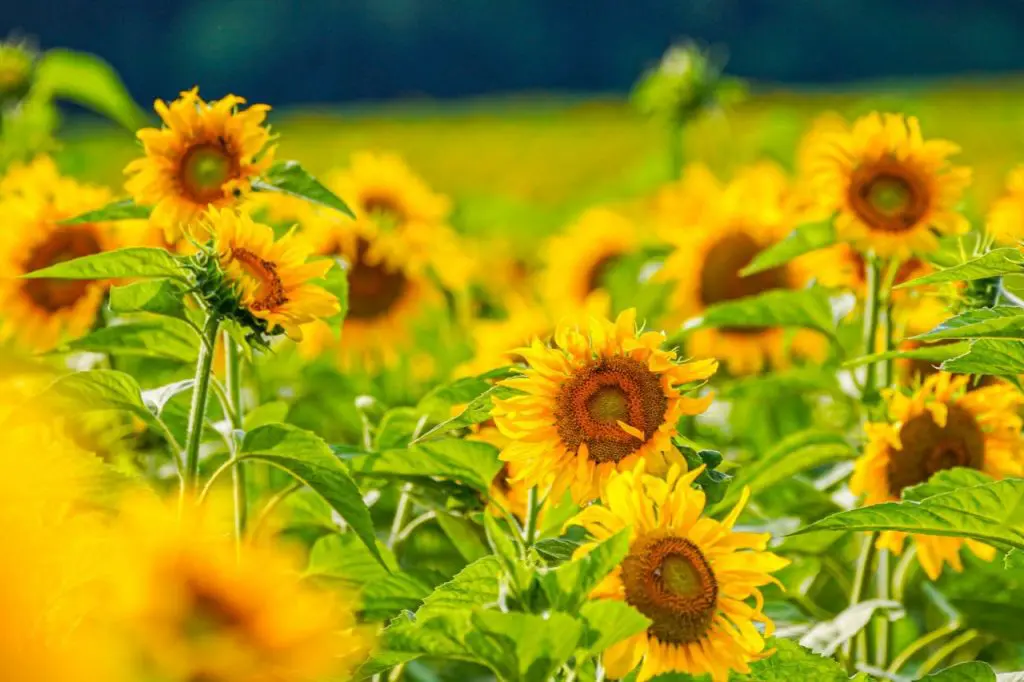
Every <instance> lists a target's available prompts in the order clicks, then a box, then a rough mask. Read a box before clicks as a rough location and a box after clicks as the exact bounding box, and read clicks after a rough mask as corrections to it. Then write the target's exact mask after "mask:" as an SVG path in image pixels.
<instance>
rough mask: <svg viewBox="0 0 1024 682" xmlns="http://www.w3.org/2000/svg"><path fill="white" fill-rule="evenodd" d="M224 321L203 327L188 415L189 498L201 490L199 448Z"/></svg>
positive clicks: (211, 320)
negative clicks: (214, 349) (220, 328)
mask: <svg viewBox="0 0 1024 682" xmlns="http://www.w3.org/2000/svg"><path fill="white" fill-rule="evenodd" d="M219 326H220V318H219V317H217V316H216V315H210V316H209V317H208V318H207V319H206V326H205V327H204V328H203V337H202V338H203V343H202V344H200V346H199V356H198V357H197V358H196V375H195V383H194V384H193V385H192V406H191V407H190V408H189V412H188V435H187V437H186V439H185V487H184V492H185V494H186V495H194V494H195V493H197V492H198V490H199V445H200V443H201V442H202V440H203V422H204V420H205V417H206V401H207V398H208V397H209V393H210V374H211V373H212V370H213V348H214V346H215V344H216V342H217V329H218V327H219Z"/></svg>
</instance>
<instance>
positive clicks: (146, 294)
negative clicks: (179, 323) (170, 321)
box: [107, 279, 185, 318]
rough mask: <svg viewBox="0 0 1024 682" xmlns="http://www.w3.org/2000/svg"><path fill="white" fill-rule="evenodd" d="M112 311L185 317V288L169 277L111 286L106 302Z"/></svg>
mask: <svg viewBox="0 0 1024 682" xmlns="http://www.w3.org/2000/svg"><path fill="white" fill-rule="evenodd" d="M107 305H108V307H109V308H110V310H111V312H114V313H140V312H141V313H154V314H156V315H166V316H167V317H178V318H184V317H185V289H184V287H182V286H181V285H180V284H179V283H177V282H175V281H174V280H169V279H148V280H141V281H138V282H132V283H131V284H125V285H124V286H119V287H112V288H111V289H110V298H109V300H108V302H107Z"/></svg>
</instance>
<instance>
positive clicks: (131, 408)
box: [42, 369, 156, 425]
mask: <svg viewBox="0 0 1024 682" xmlns="http://www.w3.org/2000/svg"><path fill="white" fill-rule="evenodd" d="M42 399H43V400H45V401H46V404H47V405H50V406H52V407H53V408H54V409H57V410H64V411H67V412H70V413H82V412H91V411H103V410H121V411H124V412H129V413H131V414H134V415H135V416H137V417H139V418H140V419H142V420H143V421H145V422H146V423H148V424H151V425H155V424H156V419H155V417H154V416H153V413H152V412H150V411H149V410H148V409H147V408H146V405H145V404H144V403H143V401H142V389H140V388H139V384H138V382H137V381H135V379H134V378H133V377H132V376H131V375H129V374H125V373H124V372H118V371H115V370H112V369H94V370H90V371H88V372H75V373H74V374H67V375H65V376H62V377H60V378H58V379H57V380H56V381H54V382H53V384H51V385H50V387H49V388H48V389H47V390H46V392H45V393H44V394H43V396H42Z"/></svg>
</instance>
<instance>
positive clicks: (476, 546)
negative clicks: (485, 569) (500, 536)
mask: <svg viewBox="0 0 1024 682" xmlns="http://www.w3.org/2000/svg"><path fill="white" fill-rule="evenodd" d="M437 525H439V526H441V530H443V531H444V533H445V535H447V536H448V539H449V540H451V541H452V544H453V545H455V549H457V550H458V552H459V554H461V555H462V558H463V559H465V560H466V561H476V560H477V559H479V558H481V557H483V556H486V555H487V554H488V553H489V550H488V549H487V542H486V537H485V535H484V532H483V529H482V528H481V527H480V526H479V525H477V524H476V523H473V522H472V521H470V520H469V519H468V518H466V517H465V516H455V515H454V514H444V513H440V512H439V513H438V514H437Z"/></svg>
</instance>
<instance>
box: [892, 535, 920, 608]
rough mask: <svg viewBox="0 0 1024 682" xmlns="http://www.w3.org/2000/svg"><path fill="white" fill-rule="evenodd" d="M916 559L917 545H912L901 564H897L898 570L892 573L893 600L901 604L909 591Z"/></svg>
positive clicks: (904, 554) (905, 552)
mask: <svg viewBox="0 0 1024 682" xmlns="http://www.w3.org/2000/svg"><path fill="white" fill-rule="evenodd" d="M916 558H917V545H911V546H910V547H909V548H907V549H906V550H905V551H904V552H903V556H901V557H900V560H899V563H897V564H896V570H894V571H893V572H892V598H893V599H895V600H896V601H898V602H900V603H902V602H903V595H904V594H905V593H906V591H907V580H908V579H909V577H910V575H911V571H912V569H913V568H914V566H915V565H916V562H915V561H914V560H915V559H916Z"/></svg>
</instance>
